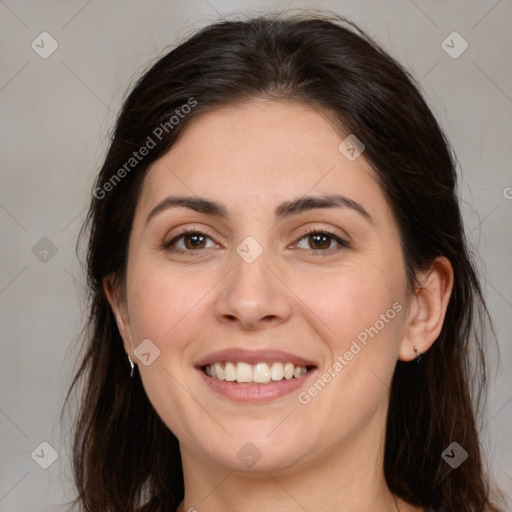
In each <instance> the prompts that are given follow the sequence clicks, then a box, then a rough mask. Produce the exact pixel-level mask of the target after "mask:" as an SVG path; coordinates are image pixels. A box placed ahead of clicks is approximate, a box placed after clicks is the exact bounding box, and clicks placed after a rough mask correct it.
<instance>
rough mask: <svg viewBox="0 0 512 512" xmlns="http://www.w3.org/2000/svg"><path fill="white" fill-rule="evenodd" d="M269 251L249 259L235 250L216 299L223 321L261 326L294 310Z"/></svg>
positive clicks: (278, 320)
mask: <svg viewBox="0 0 512 512" xmlns="http://www.w3.org/2000/svg"><path fill="white" fill-rule="evenodd" d="M267 254H268V251H267V250H264V251H263V253H262V254H261V255H260V256H259V257H258V258H257V259H256V260H255V261H253V262H251V263H248V262H247V261H245V260H244V259H243V258H242V257H240V256H239V255H238V254H236V253H235V254H233V268H232V270H231V272H229V273H228V274H227V276H226V278H225V279H224V280H223V281H222V283H223V287H222V289H221V292H220V294H219V296H218V299H217V303H216V316H217V319H218V320H219V321H220V322H223V323H229V324H239V326H240V327H241V328H243V329H248V330H257V329H261V328H267V327H269V326H273V327H274V326H277V325H279V324H281V323H283V322H286V321H287V320H288V319H289V317H290V315H291V310H292V305H291V297H290V295H291V292H290V291H289V290H288V288H287V287H286V285H285V284H284V283H283V280H282V277H281V276H279V272H278V270H277V268H274V267H276V265H275V264H273V263H272V262H271V261H270V258H269V257H267Z"/></svg>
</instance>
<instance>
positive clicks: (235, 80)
mask: <svg viewBox="0 0 512 512" xmlns="http://www.w3.org/2000/svg"><path fill="white" fill-rule="evenodd" d="M455 186H456V173H455V169H454V159H453V158H452V156H451V153H450V150H449V147H448V144H447V142H446V140H445V137H444V135H443V133H442V131H441V130H440V128H439V126H438V124H437V122H436V120H435V119H434V117H433V115H432V114H431V112H430V111H429V109H428V107H427V105H426V104H425V101H424V100H423V99H422V97H421V95H420V93H419V92H418V89H417V88H416V86H415V85H414V83H413V80H412V79H411V78H410V77H409V76H408V74H407V73H406V72H405V71H404V70H403V69H402V68H401V67H400V66H399V65H398V64H397V63H396V62H395V61H394V60H393V59H392V58H391V57H389V56H388V55H387V54H386V53H385V52H384V51H383V50H382V49H380V48H379V47H378V46H377V45H376V44H375V43H374V42H372V41H371V40H370V39H369V38H368V37H367V36H366V35H364V34H363V33H362V32H361V31H359V30H358V29H357V28H356V27H355V26H353V25H352V24H350V23H349V22H347V21H345V20H343V19H341V18H339V17H336V16H331V17H327V16H302V17H301V16H297V17H286V18H284V17H270V16H269V17H259V18H255V19H251V20H248V21H237V22H235V21H230V22H220V23H217V24H214V25H212V26H209V27H207V28H205V29H203V30H201V31H200V32H199V33H197V34H196V35H194V36H193V37H191V38H190V39H189V40H187V41H186V42H184V43H183V44H181V45H180V46H178V47H177V48H175V49H174V50H172V51H171V52H170V53H168V54H167V55H165V56H164V57H163V58H162V59H160V60H159V61H158V62H157V63H156V64H155V65H153V66H152V67H151V68H150V69H149V70H148V71H147V72H146V73H145V75H144V76H143V77H142V78H141V79H140V81H139V82H138V83H137V85H136V86H135V88H134V89H133V91H132V92H131V94H130V95H129V97H128V98H127V100H126V101H125V103H124V106H123V108H122V111H121V113H120V116H119V118H118V121H117V125H116V129H115V133H114V135H113V138H112V142H111V146H110V149H109V151H108V154H107V157H106V160H105V163H104V165H103V167H102V169H101V172H100V174H99V176H98V179H97V182H96V184H95V187H94V192H93V196H94V197H93V199H92V203H91V207H90V211H89V217H88V223H87V225H88V226H89V227H90V233H89V250H88V259H87V269H88V278H89V286H90V292H91V307H90V320H89V327H90V330H89V335H88V338H87V350H86V354H85V357H84V359H83V362H82V364H81V367H80V369H79V371H78V373H77V375H76V376H75V379H74V381H73V384H72V386H71V389H70V392H71V390H72V389H73V387H74V386H75V385H76V384H77V382H79V381H80V380H83V381H84V384H85V389H84V394H83V402H82V406H81V410H80V415H79V420H78V421H77V424H76V430H75V444H74V459H73V464H74V471H75V477H76V484H77V489H78V498H77V500H76V502H77V503H79V504H80V505H81V507H82V509H83V510H86V511H91V512H92V511H94V512H99V511H121V510H122V511H146V512H149V511H164V510H165V511H169V510H177V511H179V512H184V511H193V510H197V511H199V512H201V511H231V510H233V511H234V510H236V511H242V512H243V511H249V510H272V511H277V510H283V511H284V510H286V511H288V510H307V511H309V512H313V511H317V510H322V511H324V510H332V511H342V510H343V511H368V512H373V511H379V512H381V511H386V512H387V511H389V512H391V511H398V510H400V511H402V512H405V511H408V512H409V511H446V512H448V511H450V512H451V511H454V512H455V511H457V512H461V511H468V512H469V511H471V512H476V511H484V510H486V511H494V512H496V511H498V510H500V509H499V508H498V506H497V505H496V504H495V503H494V502H493V501H492V500H491V498H490V497H489V494H490V492H489V485H488V481H487V477H486V470H485V468H484V466H483V463H482V457H481V454H480V448H479V440H478V433H477V428H476V418H477V414H478V411H479V409H478V407H477V406H478V403H479V398H480V394H481V393H480V392H481V390H482V386H483V383H484V381H485V371H484V369H485V366H484V365H483V363H484V353H483V352H484V342H483V340H482V338H481V337H480V336H479V335H478V332H477V331H476V327H475V320H476V316H475V315H480V316H481V317H482V318H483V317H485V316H486V315H487V312H486V309H485V304H484V302H483V299H482V294H481V290H480V285H479V282H478V279H477V276H476V273H475V270H474V267H473V265H472V262H471V260H470V258H469V256H468V250H467V248H466V242H465V237H464V231H463V227H462V223H461V215H460V211H459V208H458V204H457V197H456V193H455ZM470 351H471V352H472V353H476V355H477V356H478V362H479V363H481V364H480V366H478V367H479V368H481V373H479V374H477V375H473V374H470V373H469V370H468V369H469V368H470V365H469V360H468V358H469V353H470ZM128 364H129V365H130V366H128ZM475 382H476V383H477V385H476V386H474V388H470V383H472V384H473V383H475ZM68 397H69V394H68Z"/></svg>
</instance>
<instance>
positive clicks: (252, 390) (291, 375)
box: [195, 349, 318, 402]
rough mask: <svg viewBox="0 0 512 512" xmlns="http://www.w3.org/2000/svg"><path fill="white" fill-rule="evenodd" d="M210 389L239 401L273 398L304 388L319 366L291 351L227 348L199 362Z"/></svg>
mask: <svg viewBox="0 0 512 512" xmlns="http://www.w3.org/2000/svg"><path fill="white" fill-rule="evenodd" d="M195 367H196V368H197V370H198V371H199V372H200V375H201V377H202V379H203V381H204V382H205V383H206V384H207V385H208V386H209V388H210V389H211V390H213V391H215V392H216V393H218V394H221V395H223V396H224V397H227V398H229V399H230V400H232V401H235V402H259V401H269V400H273V399H276V398H278V397H281V396H284V395H287V394H289V393H291V392H293V391H294V390H297V389H298V388H299V387H301V386H302V385H303V384H304V383H305V382H306V380H307V379H308V378H309V377H310V375H311V374H313V373H314V372H315V370H316V369H317V368H318V366H317V365H316V364H314V363H313V362H312V361H308V360H307V359H304V358H302V357H298V356H296V355H294V354H290V353H287V352H281V351H276V350H271V351H256V352H255V351H245V350H238V349H230V350H224V351H221V352H216V353H214V354H210V355H209V356H207V357H205V358H203V359H201V360H200V361H198V362H197V363H196V365H195Z"/></svg>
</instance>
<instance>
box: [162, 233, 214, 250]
mask: <svg viewBox="0 0 512 512" xmlns="http://www.w3.org/2000/svg"><path fill="white" fill-rule="evenodd" d="M207 240H211V238H210V237H209V236H208V235H206V234H205V233H201V232H200V231H185V232H183V233H180V234H179V235H177V236H175V237H174V238H173V239H172V240H170V241H169V242H166V243H165V244H164V246H163V248H164V249H165V250H167V251H174V252H193V251H197V250H198V249H207V247H206V245H205V244H206V241H207ZM181 241H183V244H181V246H180V242H181Z"/></svg>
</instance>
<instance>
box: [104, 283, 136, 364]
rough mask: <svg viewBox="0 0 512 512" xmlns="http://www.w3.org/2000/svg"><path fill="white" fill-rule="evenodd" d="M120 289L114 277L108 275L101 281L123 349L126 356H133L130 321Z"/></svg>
mask: <svg viewBox="0 0 512 512" xmlns="http://www.w3.org/2000/svg"><path fill="white" fill-rule="evenodd" d="M121 288H122V287H121V285H120V283H119V282H118V280H117V279H116V277H115V276H114V275H112V274H111V275H108V276H107V277H105V278H104V279H103V289H104V290H105V295H106V296H107V300H108V302H109V304H110V307H111V308H112V312H113V313H114V317H115V319H116V324H117V328H118V329H119V334H120V335H121V338H122V339H123V345H124V349H125V351H126V353H127V354H129V355H130V356H133V350H132V338H131V329H130V320H129V317H128V312H127V309H126V300H125V297H124V296H123V292H122V289H121ZM132 359H133V357H132Z"/></svg>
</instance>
